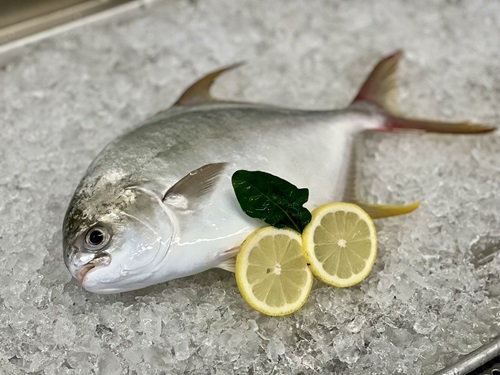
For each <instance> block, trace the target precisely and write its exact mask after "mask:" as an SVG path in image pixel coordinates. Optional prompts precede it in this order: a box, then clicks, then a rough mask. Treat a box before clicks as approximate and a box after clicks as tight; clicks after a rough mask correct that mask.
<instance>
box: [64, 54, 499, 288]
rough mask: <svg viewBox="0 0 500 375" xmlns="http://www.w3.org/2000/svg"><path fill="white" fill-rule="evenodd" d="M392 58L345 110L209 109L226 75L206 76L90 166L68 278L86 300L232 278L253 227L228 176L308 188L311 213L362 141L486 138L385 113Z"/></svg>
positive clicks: (336, 192) (469, 128) (72, 223)
mask: <svg viewBox="0 0 500 375" xmlns="http://www.w3.org/2000/svg"><path fill="white" fill-rule="evenodd" d="M399 57H400V54H394V55H391V56H389V57H387V58H386V59H384V60H382V61H381V62H380V63H379V64H378V65H377V66H376V68H375V69H374V71H373V72H372V74H371V75H370V77H369V78H368V80H367V82H366V83H365V85H364V86H363V88H362V89H361V91H360V94H359V95H358V97H357V98H356V100H355V102H354V103H353V104H352V105H351V106H349V107H348V108H346V109H343V110H332V111H303V110H293V109H283V108H275V107H270V106H265V105H254V104H242V103H224V102H218V101H216V100H214V99H213V98H211V97H210V96H209V94H208V90H209V88H210V85H211V84H212V82H213V80H214V79H215V77H216V76H217V75H219V74H220V73H222V72H224V71H225V70H227V69H222V70H220V71H217V72H214V73H212V75H208V76H207V77H205V79H204V80H201V81H199V82H198V83H196V84H195V85H193V86H192V88H191V89H190V90H188V91H187V92H186V93H185V94H184V95H183V97H181V99H180V100H179V101H178V103H177V105H176V106H174V107H172V108H171V109H169V110H166V111H164V112H161V113H160V114H158V115H156V116H154V117H153V118H151V119H150V120H148V121H146V122H145V123H144V124H143V125H142V126H140V127H138V128H136V129H135V130H132V131H131V132H129V133H127V134H125V135H123V136H121V137H119V138H118V139H116V140H115V141H113V142H111V143H110V144H109V145H108V146H107V147H106V148H105V149H104V150H103V151H102V152H101V153H100V154H99V155H98V156H97V158H96V159H95V160H94V161H93V163H92V164H91V165H90V167H89V168H88V170H87V172H86V174H85V176H84V177H83V178H82V180H81V182H80V184H79V185H78V187H77V189H76V191H75V193H74V196H73V198H72V199H71V202H70V204H69V207H68V210H67V212H66V216H65V219H64V223H63V257H64V261H65V264H66V266H67V268H68V270H69V271H70V272H71V274H72V275H73V276H74V277H75V278H76V279H77V280H78V281H79V282H80V283H81V285H82V287H83V288H84V289H86V290H87V291H90V292H94V293H101V294H107V293H120V292H126V291H131V290H136V289H141V288H144V287H147V286H150V285H153V284H157V283H162V282H166V281H168V280H172V279H176V278H180V277H184V276H189V275H193V274H196V273H199V272H202V271H205V270H208V269H210V268H216V267H219V268H223V269H226V270H234V259H235V256H236V254H237V251H238V247H239V246H240V245H241V243H242V242H243V241H244V239H245V238H246V237H247V236H248V235H249V234H250V233H251V232H252V231H254V230H255V229H257V228H259V227H262V226H263V223H262V222H260V221H257V220H254V219H252V218H249V217H248V216H246V215H245V214H244V213H243V212H242V210H241V208H240V207H239V204H238V202H237V200H236V197H235V194H234V191H233V188H232V185H231V176H232V174H233V173H234V172H235V171H237V170H239V169H246V170H262V171H265V172H268V173H271V174H274V175H277V176H279V177H281V178H284V179H286V180H288V181H290V182H292V183H293V184H295V185H296V186H299V187H307V188H308V189H309V192H310V198H309V201H308V203H307V204H306V207H308V208H309V209H313V208H314V207H316V206H318V205H321V204H324V203H327V202H330V201H339V200H342V199H345V198H346V195H345V192H346V191H350V189H351V187H350V186H348V184H350V181H351V180H352V178H351V177H350V175H351V174H352V165H353V160H352V155H353V153H352V150H353V142H354V140H355V137H356V135H357V134H359V133H360V132H362V131H365V130H370V129H386V130H387V129H391V128H398V127H399V128H417V129H421V130H426V131H438V132H460V133H480V132H487V131H491V130H493V128H491V127H485V126H482V125H475V124H470V123H458V124H448V123H439V122H432V121H428V120H416V119H404V118H402V117H401V118H400V117H396V116H395V115H393V114H391V112H390V110H389V105H386V104H384V103H385V102H384V100H386V95H387V94H388V92H389V91H391V90H392V88H393V85H394V83H393V81H392V77H393V75H394V71H395V65H397V60H399ZM395 60H396V62H394V61H395ZM389 65H390V66H389ZM388 66H389V67H388ZM382 68H383V69H382ZM377 69H379V70H378V71H377ZM381 69H382V70H384V69H385V71H383V72H382V73H380V70H381ZM367 85H368V86H367ZM376 85H378V87H379V88H377V87H376ZM464 124H467V125H464ZM457 128H460V129H462V130H461V131H457ZM351 190H352V189H351ZM347 198H348V200H350V201H355V202H356V203H359V204H363V205H364V207H366V209H367V210H368V212H369V213H370V214H371V215H372V216H374V217H383V216H391V215H394V214H401V213H405V212H409V211H411V209H414V208H415V207H413V208H411V209H408V208H406V211H405V209H399V208H398V207H397V206H376V205H368V204H364V203H363V202H361V201H359V200H358V199H357V198H356V197H355V194H352V193H350V194H347ZM384 207H385V208H384ZM370 210H371V211H370Z"/></svg>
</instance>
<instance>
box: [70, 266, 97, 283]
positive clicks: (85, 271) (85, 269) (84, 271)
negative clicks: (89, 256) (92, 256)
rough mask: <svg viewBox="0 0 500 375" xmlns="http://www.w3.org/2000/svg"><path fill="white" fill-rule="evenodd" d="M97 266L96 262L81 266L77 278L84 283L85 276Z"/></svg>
mask: <svg viewBox="0 0 500 375" xmlns="http://www.w3.org/2000/svg"><path fill="white" fill-rule="evenodd" d="M94 268H95V265H94V264H86V265H84V266H83V267H81V268H80V269H79V270H77V271H76V275H75V276H76V279H77V280H78V282H79V283H80V284H83V279H84V278H85V275H87V274H88V273H89V272H90V271H91V270H93V269H94Z"/></svg>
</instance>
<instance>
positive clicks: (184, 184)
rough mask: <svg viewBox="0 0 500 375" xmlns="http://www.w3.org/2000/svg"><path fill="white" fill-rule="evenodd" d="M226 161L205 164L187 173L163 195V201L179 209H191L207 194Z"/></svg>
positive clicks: (222, 170)
mask: <svg viewBox="0 0 500 375" xmlns="http://www.w3.org/2000/svg"><path fill="white" fill-rule="evenodd" d="M226 166H227V163H214V164H207V165H204V166H202V167H200V168H198V169H195V170H194V171H192V172H190V173H188V174H187V175H186V176H184V177H183V178H181V179H180V180H179V181H178V182H177V183H176V184H175V185H174V186H172V187H171V188H170V189H168V191H167V192H166V193H165V195H164V196H163V199H162V201H163V203H165V204H166V205H169V206H172V207H174V208H177V209H181V210H188V211H193V210H195V208H196V206H197V205H198V204H199V203H200V201H201V200H202V198H203V197H205V196H207V195H209V194H210V193H211V192H212V191H213V189H214V187H215V185H216V183H217V181H218V179H219V177H220V175H221V174H222V172H224V170H225V168H226Z"/></svg>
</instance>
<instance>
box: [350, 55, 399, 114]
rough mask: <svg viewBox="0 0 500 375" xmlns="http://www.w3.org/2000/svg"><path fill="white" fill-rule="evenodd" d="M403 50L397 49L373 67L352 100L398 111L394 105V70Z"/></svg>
mask: <svg viewBox="0 0 500 375" xmlns="http://www.w3.org/2000/svg"><path fill="white" fill-rule="evenodd" d="M402 56H403V52H402V51H401V50H398V51H396V52H394V53H393V54H391V55H389V56H387V57H386V58H384V59H382V60H380V62H379V63H378V64H377V65H376V66H375V68H373V70H372V72H371V73H370V75H369V76H368V78H367V79H366V81H365V83H364V84H363V86H362V87H361V90H359V93H358V95H357V96H356V98H354V101H355V102H356V101H367V102H370V103H373V104H375V105H377V106H379V107H381V108H383V109H385V110H386V111H387V112H389V113H392V114H395V113H397V112H398V109H397V105H396V100H395V99H396V89H397V78H396V71H397V68H398V64H399V61H400V60H401V57H402Z"/></svg>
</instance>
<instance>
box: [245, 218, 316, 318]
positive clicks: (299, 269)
mask: <svg viewBox="0 0 500 375" xmlns="http://www.w3.org/2000/svg"><path fill="white" fill-rule="evenodd" d="M313 279H314V278H313V276H312V273H311V271H310V270H309V268H308V267H307V263H306V260H305V258H304V255H303V252H302V239H301V237H300V234H299V233H297V232H295V231H293V230H290V229H277V228H274V227H266V228H262V229H259V230H257V231H255V232H253V233H252V234H251V235H250V236H248V238H247V239H246V240H245V242H243V245H241V248H240V251H239V252H238V257H237V258H236V282H237V284H238V288H239V290H240V293H241V295H242V296H243V299H244V300H245V301H246V302H247V303H248V304H249V305H250V306H251V307H253V308H254V309H255V310H257V311H260V312H261V313H263V314H266V315H271V316H281V315H287V314H291V313H293V312H294V311H297V310H298V309H300V308H301V307H302V305H303V304H304V303H305V302H306V300H307V297H308V296H309V293H310V292H311V288H312V284H313Z"/></svg>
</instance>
